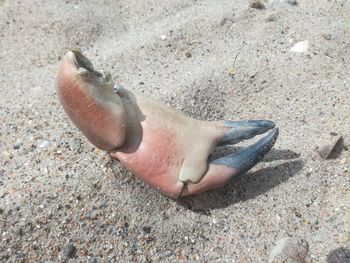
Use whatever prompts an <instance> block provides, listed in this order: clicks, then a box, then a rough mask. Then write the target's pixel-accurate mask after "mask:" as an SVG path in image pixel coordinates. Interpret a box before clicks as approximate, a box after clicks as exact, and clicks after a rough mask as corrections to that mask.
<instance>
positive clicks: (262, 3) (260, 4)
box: [249, 0, 265, 9]
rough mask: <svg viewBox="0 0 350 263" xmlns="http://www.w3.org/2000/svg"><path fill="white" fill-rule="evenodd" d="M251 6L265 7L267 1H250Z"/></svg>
mask: <svg viewBox="0 0 350 263" xmlns="http://www.w3.org/2000/svg"><path fill="white" fill-rule="evenodd" d="M249 6H250V7H251V8H255V9H264V8H265V3H264V1H263V0H252V1H250V4H249Z"/></svg>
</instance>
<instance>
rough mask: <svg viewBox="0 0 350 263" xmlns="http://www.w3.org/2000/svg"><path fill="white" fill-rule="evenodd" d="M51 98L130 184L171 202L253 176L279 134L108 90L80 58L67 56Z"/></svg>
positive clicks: (259, 124) (107, 81)
mask: <svg viewBox="0 0 350 263" xmlns="http://www.w3.org/2000/svg"><path fill="white" fill-rule="evenodd" d="M57 90H58V95H59V98H60V100H61V102H62V104H63V107H64V109H65V111H66V112H67V114H68V116H69V117H70V118H71V120H72V121H73V123H74V124H75V125H76V126H77V127H78V128H79V129H80V130H81V131H82V132H83V134H84V135H85V136H86V137H87V138H88V140H89V141H90V142H91V143H93V144H94V145H95V146H96V147H98V148H100V149H103V150H106V151H108V152H109V153H110V155H111V156H112V157H113V158H115V159H117V160H119V161H120V162H121V164H122V165H124V166H125V167H126V168H127V169H128V170H130V171H131V172H132V173H133V174H134V175H135V176H137V177H139V178H141V179H142V180H143V181H145V182H146V183H147V184H149V185H151V186H153V187H155V188H157V189H158V190H159V191H160V192H162V193H163V194H165V195H166V196H168V197H171V198H177V197H178V196H180V195H189V194H197V193H200V192H204V191H206V190H209V189H213V188H217V187H220V186H222V185H224V184H225V183H227V182H228V181H229V180H230V179H231V178H232V177H234V176H237V175H239V174H242V173H244V172H246V171H248V170H249V169H250V168H252V167H253V166H254V165H255V164H256V163H257V162H258V161H259V160H261V158H262V157H263V156H264V155H265V154H266V153H267V152H268V151H269V150H270V149H271V148H272V146H273V145H274V143H275V142H276V140H277V136H278V129H277V128H275V124H274V123H273V122H271V121H266V120H251V121H218V122H206V121H199V120H195V119H192V118H189V117H186V116H185V115H183V114H181V113H180V112H177V111H174V110H172V109H170V108H169V107H167V106H166V105H164V104H162V103H160V102H156V101H154V100H152V99H150V98H147V97H145V96H143V95H142V94H139V93H138V92H136V91H133V90H130V89H125V88H123V87H121V86H120V85H118V84H117V83H113V82H112V81H111V78H110V76H109V75H107V74H105V73H103V72H101V71H97V70H95V69H94V67H93V65H92V63H91V62H90V61H89V60H88V59H87V58H86V57H85V56H83V55H82V54H81V53H80V52H79V51H72V52H68V53H67V55H66V56H65V58H64V60H63V63H62V65H61V67H60V70H59V73H58V76H57ZM269 130H271V131H270V132H269V133H268V134H267V135H265V137H263V138H262V139H260V140H259V141H258V142H256V143H255V144H253V145H251V146H248V147H247V148H245V149H242V150H241V151H239V152H237V153H235V154H231V155H228V156H224V157H220V158H218V159H215V160H212V161H210V160H209V155H210V154H211V153H212V151H213V150H214V149H215V148H216V147H220V146H224V145H227V144H234V143H237V142H239V141H242V140H247V139H250V138H252V137H254V136H255V135H259V134H263V133H265V132H267V131H269Z"/></svg>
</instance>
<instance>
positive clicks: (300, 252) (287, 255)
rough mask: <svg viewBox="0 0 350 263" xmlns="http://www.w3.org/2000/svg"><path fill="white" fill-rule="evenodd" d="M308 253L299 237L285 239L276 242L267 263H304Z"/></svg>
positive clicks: (306, 244) (305, 244)
mask: <svg viewBox="0 0 350 263" xmlns="http://www.w3.org/2000/svg"><path fill="white" fill-rule="evenodd" d="M308 252H309V245H308V243H307V241H306V240H304V239H302V238H299V237H286V238H282V239H280V240H278V241H277V243H276V245H275V247H274V248H273V249H272V251H271V254H270V257H269V261H268V262H269V263H282V262H291V263H292V262H293V263H304V262H305V258H306V257H307V254H308Z"/></svg>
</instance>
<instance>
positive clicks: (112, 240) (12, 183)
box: [0, 0, 350, 263]
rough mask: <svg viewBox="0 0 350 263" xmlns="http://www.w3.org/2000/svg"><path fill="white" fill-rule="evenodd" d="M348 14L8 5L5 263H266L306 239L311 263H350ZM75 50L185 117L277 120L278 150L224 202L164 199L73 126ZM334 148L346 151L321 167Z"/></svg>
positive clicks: (0, 23) (207, 4) (0, 40)
mask: <svg viewBox="0 0 350 263" xmlns="http://www.w3.org/2000/svg"><path fill="white" fill-rule="evenodd" d="M275 2H278V1H275ZM349 14H350V4H349V1H337V0H331V1H329V0H328V1H326V0H320V1H312V0H299V1H298V5H296V6H293V5H290V4H285V3H280V4H278V3H277V4H276V5H275V6H270V7H268V8H266V9H262V10H259V9H252V8H249V3H248V2H247V1H231V0H230V1H228V0H223V1H214V0H213V1H210V0H206V1H193V0H179V1H173V0H166V1H138V0H131V1H97V0H95V1H78V0H76V1H70V0H68V1H43V0H41V1H39V0H24V1H16V0H11V1H10V0H0V62H1V63H0V72H1V73H0V81H1V82H0V83H1V84H0V102H1V104H0V120H1V126H0V154H1V159H0V164H1V166H0V261H1V262H63V261H66V260H68V261H72V262H90V263H93V262H108V261H112V262H113V261H118V260H119V261H120V262H126V261H130V262H161V261H162V262H175V261H178V262H194V261H196V262H267V259H268V257H269V254H270V252H271V250H272V248H273V247H274V245H275V243H276V242H277V240H279V239H281V238H283V237H288V236H293V237H294V236H300V237H302V238H304V239H305V240H306V241H307V242H308V244H309V256H308V259H307V260H308V262H328V263H334V262H349V261H348V260H350V259H349V257H350V222H349V221H350V192H349V188H350V187H349V186H350V181H349V179H350V167H349V159H350V158H349V157H350V152H349V150H348V147H349V144H350V143H349V142H350V117H349V115H350V114H349V113H350V104H349V101H350V77H349V75H350V74H349V70H350V67H349V65H350V64H349V63H350V44H349V43H350V33H349V28H350V22H349V19H350V15H349ZM302 40H308V41H309V43H310V49H309V51H308V52H307V53H305V54H298V53H293V52H290V49H291V47H292V46H293V45H294V44H295V43H296V42H297V41H302ZM76 47H79V48H81V49H82V51H83V52H84V53H85V54H87V56H88V57H89V58H90V59H91V60H92V61H93V62H94V64H95V66H96V67H97V68H102V69H106V70H108V71H110V72H111V73H112V75H113V76H114V78H115V79H116V80H118V81H119V82H120V83H121V84H122V85H124V86H125V87H132V88H134V89H136V90H139V91H142V92H143V93H144V94H146V95H148V96H150V97H153V98H155V99H158V100H160V101H163V102H165V103H167V104H168V105H171V106H172V107H175V108H177V109H178V110H181V111H183V112H184V113H185V114H187V115H189V116H192V117H196V118H199V119H205V120H218V119H235V120H236V119H271V120H274V121H275V122H276V123H277V125H278V127H279V128H280V137H279V140H278V142H277V143H276V145H275V148H274V149H273V150H272V151H271V153H270V154H269V155H268V156H267V157H266V158H265V159H264V161H263V162H262V163H260V164H259V165H257V166H256V167H255V168H254V169H253V170H252V171H250V172H249V173H247V174H246V175H245V176H243V177H241V178H239V179H237V180H234V181H232V182H231V183H230V184H229V185H227V186H226V187H224V188H223V189H220V190H216V191H210V192H208V193H205V194H202V195H199V196H194V197H188V198H182V199H180V200H179V201H173V200H170V199H167V198H165V197H163V196H162V195H160V194H159V193H157V191H156V190H154V189H151V188H150V187H148V186H147V185H145V184H144V183H142V182H141V181H139V180H137V179H135V178H134V177H133V176H132V175H131V174H130V173H128V172H127V171H126V170H125V169H123V168H122V167H120V166H119V165H118V164H117V163H115V162H113V161H111V160H110V159H109V157H108V156H106V155H105V154H104V153H103V152H101V151H98V150H96V149H95V148H94V147H93V146H92V145H91V144H89V143H88V142H87V140H86V139H85V138H84V137H83V136H82V134H81V133H79V132H78V130H77V129H76V128H75V127H74V126H73V125H72V123H71V122H70V121H69V119H68V118H67V116H66V115H65V114H64V112H63V109H62V107H61V106H60V104H59V101H58V98H57V94H56V91H55V75H56V72H57V69H58V65H59V62H60V60H61V58H62V56H63V55H64V54H65V52H66V51H67V50H69V49H71V48H76ZM229 73H231V74H229ZM330 133H337V134H339V135H342V136H343V140H342V141H341V142H340V145H338V147H337V149H336V151H335V153H333V154H332V156H331V158H330V159H328V160H323V159H321V158H320V156H319V155H318V153H317V151H316V147H317V146H319V145H321V146H322V145H324V144H327V143H328V142H329V140H331V139H332V135H331V134H330Z"/></svg>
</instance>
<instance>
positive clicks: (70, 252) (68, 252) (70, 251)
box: [64, 243, 77, 258]
mask: <svg viewBox="0 0 350 263" xmlns="http://www.w3.org/2000/svg"><path fill="white" fill-rule="evenodd" d="M76 253H77V248H76V247H75V246H74V245H73V244H72V243H70V244H68V245H67V246H66V247H65V248H64V254H65V256H66V257H68V258H73V257H74V256H75V254H76Z"/></svg>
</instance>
